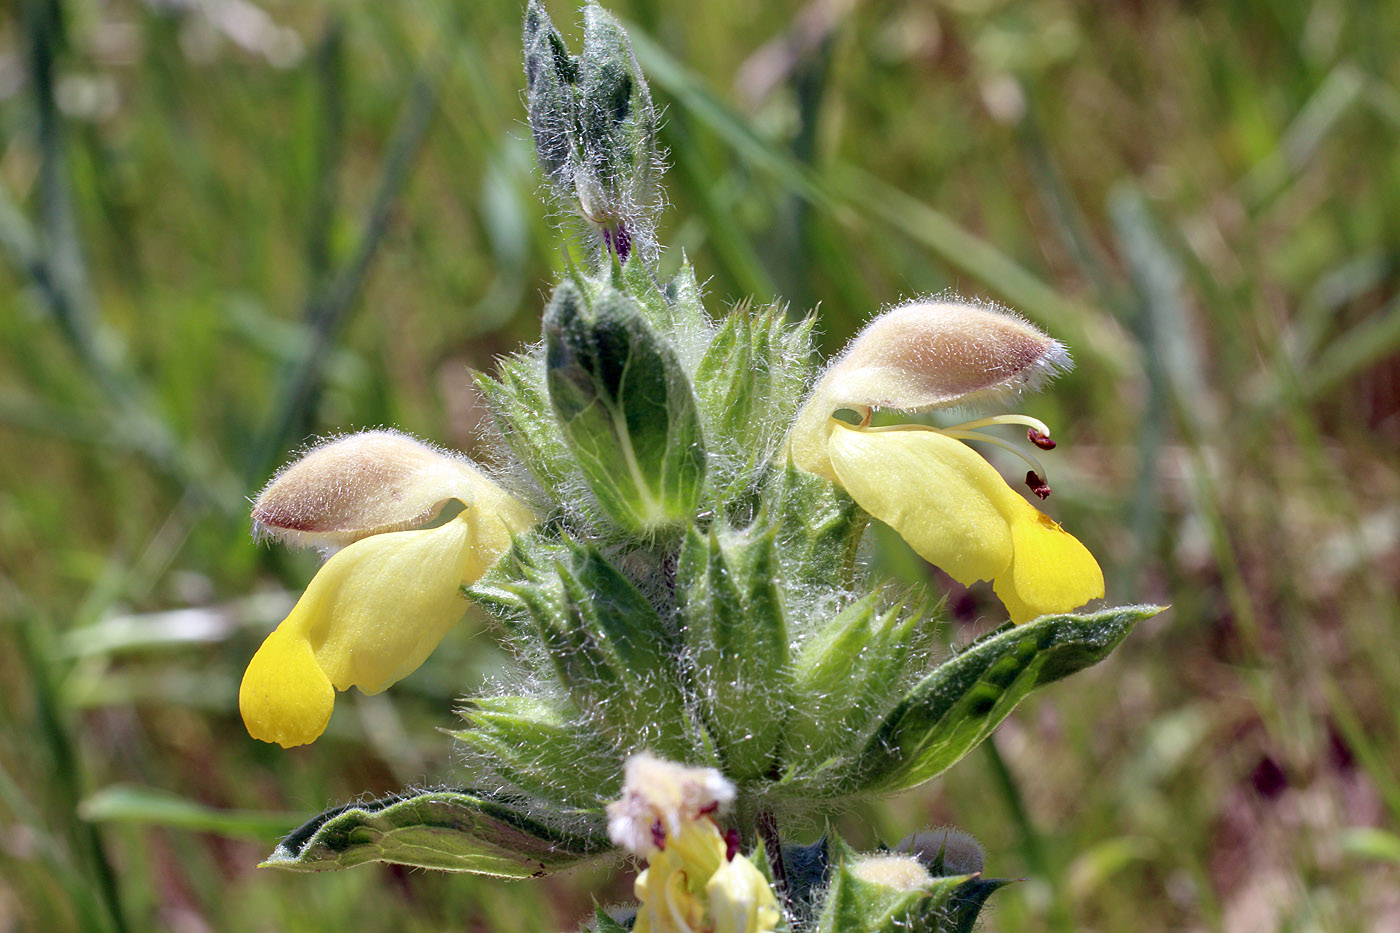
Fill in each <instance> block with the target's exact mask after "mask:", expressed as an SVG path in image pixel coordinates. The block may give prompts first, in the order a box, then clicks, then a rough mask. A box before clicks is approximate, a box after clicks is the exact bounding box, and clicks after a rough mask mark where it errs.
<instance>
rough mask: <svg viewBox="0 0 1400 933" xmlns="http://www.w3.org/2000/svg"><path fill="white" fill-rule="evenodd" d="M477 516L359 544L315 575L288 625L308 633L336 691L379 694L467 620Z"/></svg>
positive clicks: (462, 516) (475, 559)
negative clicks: (467, 577)
mask: <svg viewBox="0 0 1400 933" xmlns="http://www.w3.org/2000/svg"><path fill="white" fill-rule="evenodd" d="M471 512H472V510H470V509H469V510H467V511H464V512H462V513H461V514H459V515H458V516H457V517H455V518H453V519H451V520H450V521H448V522H446V523H444V524H443V525H441V526H439V527H437V528H426V529H422V530H418V531H397V532H389V533H386V534H380V535H374V536H373V537H370V538H364V539H362V540H360V541H356V542H355V543H354V544H351V545H350V546H349V547H347V548H345V549H344V550H342V551H338V552H337V553H336V554H335V555H334V556H332V557H331V559H330V560H328V561H327V562H326V563H325V565H324V566H323V567H322V568H321V570H320V572H318V573H317V574H316V576H315V578H314V579H313V580H312V581H311V585H310V586H308V587H307V588H306V592H305V593H303V594H302V597H301V600H300V601H299V602H298V603H297V606H296V608H295V609H293V610H292V615H291V616H289V617H288V619H287V623H284V624H295V625H297V626H298V627H299V628H302V629H303V630H304V631H305V634H306V638H307V640H308V641H309V642H310V644H311V647H312V650H313V651H314V652H315V655H316V660H317V662H318V663H319V664H320V666H321V667H322V669H323V670H325V672H326V676H327V677H329V678H330V682H331V683H332V684H334V685H335V687H336V689H338V690H346V689H348V688H350V687H352V686H355V687H359V688H360V689H361V690H363V691H364V692H365V693H378V692H380V691H381V690H383V689H384V688H386V687H388V686H389V685H390V684H392V683H395V682H396V681H398V680H402V679H403V678H404V677H407V676H408V675H409V674H411V673H412V672H413V671H415V670H417V668H418V666H419V665H420V664H422V663H423V661H424V660H426V659H427V657H428V655H429V654H431V653H432V650H433V649H434V648H436V647H437V644H438V642H439V641H441V640H442V637H443V635H445V634H447V630H448V629H449V628H451V627H452V626H453V625H454V624H455V623H456V622H457V620H458V619H460V618H461V617H462V613H463V612H465V611H466V608H467V602H466V600H465V599H463V598H462V596H461V595H460V593H459V591H458V588H459V587H460V586H461V584H462V582H463V576H464V574H465V572H466V571H467V570H468V569H474V568H476V567H478V566H479V565H480V557H479V555H477V554H476V552H475V550H474V548H473V547H472V540H471V522H472V519H470V518H468V517H467V516H469V515H470V514H471ZM487 566H489V564H488V565H487ZM482 569H483V570H484V568H482Z"/></svg>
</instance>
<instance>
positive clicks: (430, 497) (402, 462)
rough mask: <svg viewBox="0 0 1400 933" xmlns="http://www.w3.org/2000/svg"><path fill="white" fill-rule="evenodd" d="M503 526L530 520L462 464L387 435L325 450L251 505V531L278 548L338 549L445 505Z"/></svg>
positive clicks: (277, 479)
mask: <svg viewBox="0 0 1400 933" xmlns="http://www.w3.org/2000/svg"><path fill="white" fill-rule="evenodd" d="M454 499H455V500H457V501H458V502H461V503H462V504H463V505H465V506H467V507H470V508H477V509H481V510H483V511H485V512H491V513H494V514H496V515H498V516H499V517H501V518H502V520H503V521H505V522H506V523H507V524H508V525H511V526H516V527H527V526H528V525H530V524H533V517H532V516H531V515H530V513H529V511H528V510H527V509H526V508H525V507H524V505H523V504H521V503H519V502H518V501H516V500H515V498H514V497H512V496H510V495H508V494H507V493H505V492H504V491H503V490H502V489H501V488H500V487H499V486H497V485H496V484H495V483H493V482H492V481H491V480H490V479H488V478H487V477H486V476H485V475H484V474H483V473H482V472H481V471H480V470H478V469H477V468H476V467H474V466H473V465H472V464H471V463H469V462H468V461H467V460H465V459H464V458H460V457H454V456H449V455H448V454H445V453H441V452H439V451H437V450H435V449H434V448H432V447H429V446H428V445H427V444H424V443H421V442H420V441H417V440H414V439H413V438H411V437H408V436H406V435H403V434H398V433H396V432H393V431H366V432H364V433H361V434H351V435H349V436H348V437H342V438H340V439H339V440H335V441H331V442H330V443H327V444H324V445H322V446H320V447H317V448H316V449H314V450H312V451H311V452H310V453H308V454H306V455H305V456H303V457H302V458H301V459H299V460H297V461H296V462H295V463H292V464H291V465H289V466H288V467H286V468H285V469H284V470H282V472H280V473H278V474H277V475H276V476H274V477H273V478H272V481H271V482H269V483H268V484H267V487H266V488H265V489H263V491H262V493H261V494H260V495H259V496H258V498H257V501H255V502H254V503H253V524H254V527H255V529H256V531H257V532H259V533H261V534H267V535H270V536H272V537H274V538H277V539H278V540H280V541H282V542H283V543H285V544H290V545H297V546H318V547H343V546H345V545H347V544H350V543H351V542H353V541H358V540H359V539H361V538H365V537H368V536H370V535H376V534H381V533H383V532H387V531H401V530H403V529H406V528H411V527H413V526H415V525H420V524H422V523H424V522H426V521H428V520H430V519H431V518H432V517H433V516H435V515H436V514H437V513H438V512H439V511H440V510H441V509H442V507H443V506H444V505H446V503H447V502H448V501H450V500H454Z"/></svg>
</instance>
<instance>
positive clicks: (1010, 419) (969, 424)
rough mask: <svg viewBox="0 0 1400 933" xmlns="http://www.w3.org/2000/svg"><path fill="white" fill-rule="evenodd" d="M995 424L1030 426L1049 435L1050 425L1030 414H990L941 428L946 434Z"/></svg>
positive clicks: (1044, 434)
mask: <svg viewBox="0 0 1400 933" xmlns="http://www.w3.org/2000/svg"><path fill="white" fill-rule="evenodd" d="M997 424H1019V425H1021V427H1023V428H1031V429H1033V430H1034V431H1035V432H1036V433H1037V434H1041V435H1043V436H1045V437H1049V436H1050V427H1049V426H1048V425H1047V424H1046V423H1045V422H1044V421H1041V420H1040V419H1039V418H1032V417H1031V416H1030V415H1014V414H1013V415H992V416H990V417H987V418H978V419H977V420H975V421H964V422H963V423H962V424H954V425H950V426H948V427H947V428H942V429H941V430H942V431H943V432H944V433H945V434H946V433H948V432H949V431H971V430H974V429H976V428H990V427H992V426H993V425H997Z"/></svg>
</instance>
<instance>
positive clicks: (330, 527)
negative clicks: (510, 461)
mask: <svg viewBox="0 0 1400 933" xmlns="http://www.w3.org/2000/svg"><path fill="white" fill-rule="evenodd" d="M454 503H455V505H454ZM452 508H460V511H458V512H457V513H456V514H455V515H451V516H450V517H449V518H447V520H446V521H442V522H441V523H439V524H435V525H434V524H433V522H434V520H435V519H439V518H441V517H442V516H444V515H447V514H448V513H449V511H450V509H452ZM253 520H254V523H255V526H256V528H257V529H258V531H259V532H260V533H263V534H266V535H269V536H271V537H275V538H278V539H279V540H282V541H284V542H286V543H288V544H296V545H315V546H319V547H322V548H340V550H337V551H336V552H335V553H334V554H333V555H332V556H331V558H330V559H329V560H328V561H326V563H325V564H324V565H323V566H322V567H321V569H320V570H319V571H318V572H317V574H316V576H315V578H314V579H312V581H311V584H310V585H309V586H308V587H307V588H306V592H304V593H303V594H302V596H301V598H300V599H299V600H298V601H297V604H296V606H295V607H294V608H293V609H292V611H291V614H290V615H288V616H287V618H286V619H285V620H283V622H282V624H280V625H279V626H277V628H276V629H275V630H274V631H273V632H272V634H270V635H268V636H267V639H266V640H265V641H264V642H263V643H262V647H260V648H259V649H258V650H257V653H256V654H254V655H253V659H252V660H251V661H250V662H249V663H248V669H247V671H246V672H245V673H244V675H243V683H242V686H241V687H240V688H239V691H238V707H239V710H240V711H241V712H242V714H243V722H244V723H245V724H246V725H247V727H248V732H249V734H251V735H252V736H253V737H254V738H257V739H261V740H263V741H265V742H276V743H277V744H279V745H281V746H283V747H284V748H287V747H291V746H293V745H304V744H306V743H308V742H312V741H314V740H315V739H316V738H317V737H318V736H320V734H321V733H322V732H323V731H325V728H326V723H327V722H328V721H329V720H330V716H331V710H332V708H333V707H334V705H335V691H336V690H348V689H349V688H350V687H352V686H354V687H358V688H360V690H362V691H363V692H365V693H378V692H379V691H381V690H383V689H385V688H386V687H388V686H389V685H390V684H393V683H395V682H396V681H399V680H401V679H402V678H404V677H406V676H408V675H409V674H410V673H412V672H413V671H414V670H416V669H417V668H418V666H419V665H421V664H422V663H423V661H424V660H425V659H426V658H427V657H428V655H429V654H430V653H431V652H432V650H433V649H434V648H436V647H437V645H438V642H440V641H441V640H442V637H443V635H445V634H446V633H447V630H448V629H449V628H451V627H452V626H453V625H454V624H455V623H456V622H457V621H458V620H459V619H460V618H461V617H462V614H463V612H464V611H465V610H466V607H467V603H466V600H465V599H464V598H463V597H462V595H461V592H460V591H461V587H462V585H463V584H464V583H468V584H469V583H473V582H475V581H476V580H477V579H479V578H480V577H481V575H482V574H484V573H485V572H486V571H487V570H488V569H489V568H490V567H491V565H492V564H494V563H495V562H496V560H497V558H499V557H500V555H501V554H502V553H504V552H505V551H506V550H507V549H508V548H509V547H510V543H511V534H512V533H518V532H521V531H524V530H525V529H527V528H529V527H530V526H531V525H533V524H534V523H535V516H534V515H533V513H532V512H531V511H530V510H529V509H528V508H527V507H526V506H525V505H524V504H523V503H521V502H520V501H518V500H517V499H515V498H514V497H513V496H511V495H509V494H508V493H506V492H505V491H504V490H503V489H501V487H500V486H498V485H497V484H496V483H495V482H493V481H492V480H490V479H489V478H487V477H486V475H485V474H483V473H482V472H481V471H480V470H479V469H478V468H477V467H475V466H473V465H472V464H471V463H469V462H468V461H466V460H465V459H463V458H461V457H459V456H453V455H449V454H446V453H442V452H440V451H438V450H435V449H433V448H431V447H429V446H427V445H425V444H422V443H420V442H418V441H416V440H414V439H412V438H410V437H406V436H404V435H402V434H397V433H394V432H390V431H371V432H367V433H364V434H355V435H351V436H349V437H345V438H342V439H340V440H338V441H335V442H333V443H330V444H326V445H324V446H322V447H319V448H317V449H315V450H313V451H311V452H310V453H308V454H307V455H306V456H305V457H303V458H301V459H300V460H298V461H296V462H295V463H293V464H292V465H290V466H289V467H287V468H286V469H285V470H283V471H282V472H281V473H280V474H278V475H277V476H276V477H275V478H274V479H273V480H272V482H271V483H269V484H268V486H267V488H266V489H265V490H263V492H262V494H261V495H260V496H259V497H258V499H257V501H256V502H255V503H254V504H253Z"/></svg>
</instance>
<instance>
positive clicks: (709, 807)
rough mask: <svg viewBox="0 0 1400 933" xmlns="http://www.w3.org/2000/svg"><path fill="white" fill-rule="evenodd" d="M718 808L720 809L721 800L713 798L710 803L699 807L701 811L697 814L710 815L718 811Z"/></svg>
mask: <svg viewBox="0 0 1400 933" xmlns="http://www.w3.org/2000/svg"><path fill="white" fill-rule="evenodd" d="M718 810H719V801H718V800H711V801H710V802H709V803H707V804H705V805H704V806H703V807H701V808H700V809H699V811H698V812H697V815H698V816H709V815H710V814H711V813H714V812H716V811H718Z"/></svg>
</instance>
